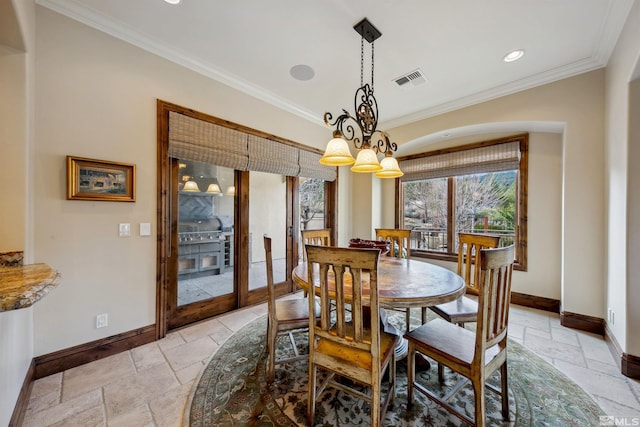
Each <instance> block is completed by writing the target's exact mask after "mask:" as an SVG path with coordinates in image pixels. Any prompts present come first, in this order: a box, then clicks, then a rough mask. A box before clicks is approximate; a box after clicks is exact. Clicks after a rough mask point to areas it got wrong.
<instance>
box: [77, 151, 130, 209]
mask: <svg viewBox="0 0 640 427" xmlns="http://www.w3.org/2000/svg"><path fill="white" fill-rule="evenodd" d="M67 200H96V201H107V202H135V200H136V165H135V164H129V163H117V162H111V161H107V160H95V159H87V158H83V157H72V156H67Z"/></svg>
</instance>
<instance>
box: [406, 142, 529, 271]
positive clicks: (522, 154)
mask: <svg viewBox="0 0 640 427" xmlns="http://www.w3.org/2000/svg"><path fill="white" fill-rule="evenodd" d="M527 152H528V135H518V136H514V137H510V138H503V139H500V140H492V141H483V142H481V143H477V144H471V145H466V146H462V147H456V148H453V149H449V150H439V151H436V152H432V153H424V154H422V155H417V156H411V157H407V158H404V159H400V162H401V163H400V167H401V168H402V170H404V171H405V176H403V177H402V179H401V184H400V186H399V187H398V188H399V192H400V194H399V200H401V203H400V204H399V207H400V215H399V218H400V221H399V222H400V227H402V228H409V229H411V230H412V233H411V253H412V255H414V256H418V257H428V258H438V259H446V260H452V261H454V260H455V259H456V256H457V251H458V238H457V236H458V233H486V234H494V235H499V236H501V239H500V244H501V246H508V245H511V244H515V246H516V268H518V269H520V270H526V263H527V259H526V241H527V238H526V230H527V227H526V217H527V212H526V207H527V200H526V199H527V158H528V156H527Z"/></svg>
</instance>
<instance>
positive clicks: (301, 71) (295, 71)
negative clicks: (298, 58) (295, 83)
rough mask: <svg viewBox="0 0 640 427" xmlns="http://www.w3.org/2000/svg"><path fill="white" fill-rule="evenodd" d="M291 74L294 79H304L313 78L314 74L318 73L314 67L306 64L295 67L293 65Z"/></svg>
mask: <svg viewBox="0 0 640 427" xmlns="http://www.w3.org/2000/svg"><path fill="white" fill-rule="evenodd" d="M289 74H291V77H293V78H294V79H296V80H302V81H305V80H311V79H312V78H313V76H315V75H316V73H315V71H313V68H311V67H309V66H308V65H304V64H300V65H294V66H293V67H291V70H289Z"/></svg>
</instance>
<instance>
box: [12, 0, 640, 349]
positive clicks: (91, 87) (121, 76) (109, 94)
mask: <svg viewBox="0 0 640 427" xmlns="http://www.w3.org/2000/svg"><path fill="white" fill-rule="evenodd" d="M23 3H25V4H27V3H29V4H31V3H32V2H31V1H26V0H25V1H24V2H23ZM637 17H638V5H636V6H635V7H634V9H633V10H632V18H631V19H632V20H634V22H636V21H637ZM37 18H38V21H37V24H38V33H37V36H38V38H37V50H36V53H37V57H38V63H37V68H36V78H37V88H38V92H37V96H36V103H35V104H33V105H32V106H30V105H27V106H26V108H27V113H26V117H27V118H26V120H28V117H29V109H30V108H33V107H34V106H35V108H36V117H35V118H36V120H35V123H36V124H37V125H36V126H34V130H35V132H36V136H35V147H34V148H35V158H34V161H33V162H29V160H28V159H29V149H28V148H27V149H26V150H25V154H24V155H25V159H27V160H26V162H27V172H26V174H25V175H21V173H23V172H20V171H18V176H20V177H24V179H25V180H26V181H27V182H29V181H30V180H31V178H33V179H34V183H33V185H34V188H35V191H28V192H27V196H26V200H25V201H24V203H26V205H27V208H26V209H27V212H26V215H24V217H26V218H27V219H26V226H24V227H26V234H27V236H28V235H29V233H33V234H34V251H33V254H34V255H33V256H34V258H35V261H43V262H48V263H50V264H52V265H53V266H54V267H56V268H58V269H60V271H61V272H62V274H63V281H62V285H61V286H60V287H59V288H58V289H56V291H54V292H53V293H51V294H50V295H49V296H48V297H47V298H45V299H44V300H43V301H42V302H41V303H40V304H39V305H37V306H36V307H35V309H34V312H35V330H36V336H35V342H36V349H35V353H36V355H39V354H43V353H48V352H51V351H55V350H58V349H61V348H66V347H69V346H72V345H76V344H79V343H84V342H87V341H91V340H94V339H98V338H102V337H105V336H110V335H113V334H116V333H119V332H123V331H127V330H131V329H135V328H138V327H141V326H145V325H148V324H151V323H153V322H154V321H155V319H154V305H155V237H154V236H155V233H154V236H152V237H149V238H143V237H139V236H136V235H135V234H136V233H134V235H133V236H132V237H130V238H126V239H125V238H118V237H117V224H118V223H120V222H129V223H131V224H132V229H133V230H134V231H135V230H137V223H139V222H151V223H152V224H153V225H154V226H155V208H156V206H155V179H156V165H155V156H156V152H155V100H156V98H161V99H165V100H167V101H171V102H175V103H178V104H181V105H185V106H188V107H190V108H193V109H196V110H199V111H203V112H205V113H208V114H212V115H215V116H219V117H222V118H225V119H228V120H231V121H235V122H238V123H242V124H245V125H248V126H251V127H254V128H256V129H260V130H263V131H266V132H269V133H273V134H276V135H279V136H282V137H285V138H289V139H293V140H297V141H299V142H302V143H306V144H308V145H312V146H316V147H319V148H322V147H323V146H324V144H325V143H326V140H327V139H328V138H329V135H328V132H327V131H326V129H324V128H322V127H321V126H316V125H315V124H310V123H307V122H305V121H303V120H301V119H300V118H298V117H294V116H293V115H290V114H288V113H284V112H282V111H279V110H277V109H276V108H274V107H271V106H268V105H266V104H264V103H262V102H260V101H258V100H255V99H253V98H251V97H249V96H247V95H244V94H242V93H239V92H237V91H235V90H232V89H230V88H228V87H226V86H224V85H221V84H219V83H216V82H213V81H211V80H209V79H207V78H205V77H202V76H200V75H197V74H195V73H193V72H190V71H188V70H185V69H183V68H181V67H179V66H177V65H175V64H172V63H170V62H168V61H165V60H162V59H160V58H158V57H155V56H153V55H150V54H147V53H144V52H142V51H141V50H139V49H136V48H134V47H132V46H130V45H128V44H126V43H124V42H121V41H118V40H116V39H113V38H111V37H109V36H107V35H104V34H101V33H99V32H97V31H94V30H91V29H88V28H87V27H84V26H83V25H81V24H78V23H76V22H74V21H71V20H69V19H66V18H63V17H61V16H59V15H57V14H55V13H54V12H51V11H49V10H47V9H43V8H37ZM634 28H640V25H635V27H634ZM637 31H638V30H635V29H627V30H626V34H630V35H626V36H625V34H623V38H624V37H627V39H628V40H631V39H633V38H634V37H635V40H639V39H640V37H638V36H637ZM629 43H630V44H631V47H630V48H629V50H628V51H626V50H624V49H621V50H622V51H621V52H620V53H619V56H620V58H626V57H628V56H629V55H631V56H637V52H638V48H637V47H635V50H634V46H635V45H634V43H635V42H629ZM629 52H632V53H631V54H630V53H629ZM612 58H613V59H615V58H616V55H614V57H612ZM635 60H636V58H635V57H634V58H633V60H632V62H634V63H635ZM619 61H620V62H623V63H624V61H623V60H619ZM625 67H626V64H623V65H622V66H621V68H620V69H621V70H622V71H620V73H617V72H616V73H614V74H615V75H614V76H613V77H610V76H609V74H607V90H608V92H607V96H608V103H607V117H608V124H609V127H608V132H607V153H608V157H607V163H606V164H607V169H606V171H607V181H606V183H607V184H606V185H607V193H606V197H605V191H604V190H605V188H604V183H605V179H604V176H605V174H604V171H605V168H604V163H603V160H602V159H603V154H604V136H605V131H604V117H605V111H604V88H605V84H604V72H603V71H602V70H600V71H595V72H592V73H588V74H584V75H581V76H577V77H574V78H571V79H567V80H563V81H560V82H556V83H552V84H549V85H545V86H542V87H539V88H535V89H532V90H528V91H524V92H521V93H518V94H514V95H510V96H506V97H503V98H500V99H496V100H493V101H489V102H485V103H482V104H479V105H476V106H473V107H469V108H465V109H461V110H459V111H455V112H452V113H447V114H443V115H440V116H437V117H433V118H429V119H426V120H422V121H419V122H417V123H414V124H411V125H407V126H402V127H399V128H396V129H392V130H389V129H387V130H389V131H390V132H391V133H392V134H393V137H394V140H395V141H397V142H398V143H399V144H402V143H403V142H407V141H413V140H415V139H417V138H419V137H421V136H424V135H429V134H432V133H434V132H438V131H441V130H445V129H452V128H457V127H461V126H466V125H473V124H480V123H491V122H503V121H506V122H510V121H554V122H562V123H564V125H565V132H564V134H563V135H562V138H561V139H562V141H561V142H562V147H563V152H562V167H561V175H562V178H561V182H562V185H561V188H562V190H561V194H562V202H561V213H560V216H561V220H560V225H557V223H556V225H555V227H556V228H558V229H559V232H558V233H557V240H556V241H555V242H554V243H553V245H555V246H559V247H560V249H559V255H558V256H555V257H553V258H552V257H549V258H548V259H546V260H545V258H544V257H542V258H540V259H539V260H538V261H535V262H534V264H535V265H539V264H543V265H546V264H547V263H548V262H551V263H552V264H553V261H554V260H555V261H556V262H558V261H557V260H558V259H561V260H562V263H561V264H560V265H561V267H557V266H555V264H554V267H553V269H556V270H557V269H558V268H559V269H560V270H561V271H560V272H559V273H557V272H554V273H551V274H549V278H548V279H545V281H546V282H548V284H549V285H548V286H547V285H544V287H543V286H541V285H539V287H536V289H537V290H539V291H540V293H534V292H527V293H534V294H537V295H542V296H548V297H552V298H553V297H557V296H555V295H557V293H558V286H557V285H556V284H554V283H553V282H554V280H556V279H555V278H556V277H558V276H559V281H560V283H561V288H560V289H561V290H562V293H561V298H562V303H563V309H564V310H567V311H570V312H576V313H581V314H587V315H592V316H596V317H605V313H604V312H605V305H604V304H603V302H602V301H603V296H604V295H605V294H606V295H607V296H608V299H609V302H610V303H611V304H614V305H615V306H616V307H618V306H620V307H622V308H621V309H620V310H621V312H622V313H623V316H622V318H623V320H622V321H617V322H616V325H615V328H616V329H615V330H616V336H617V337H618V339H619V340H620V341H621V342H622V344H623V346H625V339H624V336H627V334H626V327H625V326H624V325H625V324H628V323H629V322H628V321H627V320H626V319H625V317H626V314H624V312H625V309H624V307H625V304H627V300H626V292H618V288H616V286H618V285H616V284H619V283H622V285H620V286H619V287H622V288H624V287H625V286H626V277H625V275H624V274H623V275H622V276H621V277H619V276H615V275H614V276H612V271H613V270H615V269H616V268H619V267H623V271H624V270H626V262H624V261H622V262H620V261H619V257H618V255H621V256H622V258H623V259H625V258H627V256H626V253H627V252H626V250H625V248H623V247H622V246H621V244H620V243H619V242H620V239H619V238H621V237H624V236H626V231H627V229H626V227H625V226H623V225H620V224H619V223H618V220H619V219H621V218H620V217H619V216H618V217H613V215H618V212H619V210H620V208H622V209H623V210H625V211H626V203H625V202H620V201H619V199H620V197H619V195H618V194H613V195H612V194H611V191H610V190H611V189H612V188H613V187H615V188H616V189H617V188H620V187H619V184H620V182H618V181H616V180H617V179H618V177H619V176H620V175H619V174H620V173H622V175H621V176H623V177H625V178H622V180H623V181H625V180H626V174H627V169H626V167H625V166H622V165H620V163H624V159H625V158H626V157H625V156H624V155H623V154H622V153H626V148H625V147H626V142H624V141H626V136H623V137H622V139H620V138H619V136H618V135H617V134H615V132H616V131H615V130H612V129H613V128H615V129H617V128H618V126H617V124H618V123H619V120H620V118H622V117H626V116H627V115H626V113H625V112H624V108H625V107H624V102H625V101H626V99H627V98H626V96H625V97H623V98H621V97H620V96H619V94H618V92H617V88H619V87H622V86H624V84H626V82H628V75H629V72H628V67H626V68H625ZM27 68H28V66H27ZM625 69H626V70H627V77H626V78H627V80H626V81H625V80H624V77H620V76H623V75H624V74H625V71H624V70H625ZM26 75H27V76H28V70H27V73H26ZM13 78H17V79H21V78H23V77H21V76H17V75H14V77H13ZM28 80H29V79H28V77H27V81H28ZM621 82H622V83H621ZM0 84H2V83H0ZM292 84H298V83H296V82H294V81H292ZM26 91H27V92H28V91H29V88H28V85H27V90H26ZM611 94H613V95H615V99H616V101H615V102H612V101H611V99H609V98H611V97H610V96H609V95H611ZM28 96H29V95H28V94H27V95H26V97H27V99H28ZM620 110H622V114H620ZM27 129H29V126H27ZM612 132H614V133H613V134H612ZM540 137H541V138H542V139H545V138H546V141H547V142H546V143H541V144H540V146H541V147H542V146H550V145H554V144H556V145H555V146H554V148H557V142H551V141H552V140H553V141H555V140H556V139H558V138H559V137H554V136H548V135H546V136H545V135H540ZM26 139H27V140H28V139H29V137H28V136H26ZM620 141H623V142H620ZM25 144H27V143H25ZM27 147H28V144H27ZM0 149H1V150H5V149H6V147H1V148H0ZM620 150H623V151H620ZM19 151H22V150H19ZM2 153H3V154H4V151H2ZM612 153H616V154H613V156H615V158H612ZM618 153H620V154H618ZM556 154H557V153H554V154H553V155H554V156H555V155H556ZM66 155H78V156H86V157H92V158H99V159H109V160H120V161H127V162H132V163H136V164H137V165H138V200H137V202H136V203H104V202H102V203H100V202H79V201H66V200H65V199H64V188H65V166H64V156H66ZM532 156H533V153H532ZM554 159H555V157H554ZM612 166H613V167H612ZM618 166H620V167H618ZM10 167H12V168H13V170H16V169H18V166H16V164H12V165H10ZM31 167H33V170H32V171H30V168H31ZM532 173H533V171H532ZM554 173H557V172H554ZM542 176H543V177H545V178H547V175H546V174H544V173H543V175H542ZM531 184H532V182H531V181H530V186H531ZM29 185H31V184H27V187H28V188H29ZM362 185H363V184H362V183H359V182H357V180H356V179H355V178H354V177H352V176H350V172H349V171H348V170H346V168H341V170H340V183H339V194H338V200H339V204H338V224H339V230H338V242H339V244H341V245H344V244H345V243H346V241H348V239H349V238H351V237H353V236H354V235H357V234H358V233H360V232H361V231H363V232H366V230H371V229H372V228H375V227H376V226H377V225H378V224H377V222H379V223H380V225H384V226H392V225H393V223H392V219H391V218H393V216H392V215H393V214H392V213H390V211H389V204H388V203H386V202H385V200H390V199H389V191H390V190H389V189H390V186H389V185H388V184H386V183H382V184H380V189H379V191H380V193H379V194H380V195H379V196H377V195H376V194H377V193H376V192H377V191H378V190H377V189H376V188H375V187H374V186H373V184H370V183H368V184H367V183H365V184H364V186H365V187H366V188H365V190H366V191H368V195H364V196H358V195H357V191H358V189H360V188H361V186H362ZM622 185H624V184H622ZM554 188H557V187H554ZM624 188H625V190H624V191H623V192H622V196H623V197H622V198H623V199H626V197H627V194H626V186H625V187H624ZM1 194H2V202H3V203H0V204H4V201H5V200H6V198H5V197H6V196H5V193H4V192H3V193H1ZM350 194H355V196H353V197H350ZM530 197H533V195H530ZM30 199H31V200H36V202H35V206H33V209H31V208H29V206H30V205H29V203H30V201H29V200H30ZM367 203H368V204H369V206H370V207H374V206H375V209H377V212H379V213H377V214H375V215H371V217H367V218H366V221H365V223H364V224H363V225H362V226H360V225H359V217H358V216H357V215H353V214H352V212H353V211H354V210H355V209H356V208H357V209H359V210H360V209H366V208H367ZM374 204H375V205H374ZM605 205H608V206H609V209H608V212H609V215H608V216H607V220H606V224H607V230H609V231H610V232H612V233H613V234H614V237H612V238H609V239H605V233H604V224H605V217H604V206H605ZM530 208H531V207H530ZM530 212H532V211H530ZM611 212H616V213H615V214H611ZM532 214H533V212H532ZM30 215H33V222H34V224H33V227H31V226H30V225H29V223H30V220H29V216H30ZM622 219H625V220H626V216H625V215H623V217H622ZM374 221H375V222H374ZM529 221H530V224H531V223H532V222H536V221H537V219H534V218H532V217H530V218H529ZM538 222H539V220H538ZM623 222H626V221H623ZM545 224H546V220H545ZM530 230H531V227H530ZM585 230H588V232H587V233H585ZM530 233H531V231H530ZM530 236H531V234H530ZM615 236H617V237H615ZM28 240H29V238H28V237H27V238H26V239H25V241H26V242H27V243H26V244H25V245H26V246H28ZM613 241H615V242H616V249H615V250H614V252H612V249H611V246H612V245H611V243H612V242H613ZM605 242H608V247H609V252H608V255H607V258H606V260H607V262H606V269H605V262H603V260H604V259H605V256H604V255H605V252H604V250H603V246H604V244H605ZM532 246H533V243H532V242H531V241H530V246H529V249H530V262H531V261H533V260H535V256H536V255H535V254H536V253H539V254H543V253H544V248H543V249H539V248H538V245H537V244H536V245H535V248H532ZM554 250H555V249H554ZM531 251H533V252H531ZM615 251H617V252H615ZM613 255H615V256H613ZM531 256H533V257H534V258H531ZM545 261H546V263H545ZM531 267H534V265H532V266H531ZM616 271H620V270H619V269H618V270H616ZM614 274H619V273H614ZM527 277H530V278H532V279H531V281H530V283H532V284H533V283H534V282H535V278H536V276H535V275H534V274H531V273H529V274H527ZM605 279H606V282H607V283H608V285H609V287H608V288H606V287H605V285H604V283H605ZM518 280H519V281H520V283H521V284H522V283H524V281H525V279H521V278H519V279H518ZM613 282H615V283H613ZM515 286H516V285H514V288H515ZM518 286H520V285H518ZM528 286H529V285H526V287H527V289H528ZM630 286H631V284H630ZM635 288H637V285H635V287H634V289H635ZM515 289H517V288H515ZM523 291H524V290H523ZM636 306H637V304H636ZM103 312H108V313H109V315H110V316H109V319H110V325H109V327H108V328H105V329H100V330H96V329H94V323H95V315H96V314H99V313H103ZM616 319H617V320H618V319H620V316H619V315H618V316H617V317H616ZM620 325H622V326H620ZM620 328H621V329H620ZM620 333H621V334H622V335H623V336H619V334H620ZM629 335H630V334H629ZM636 335H637V334H636ZM635 339H636V342H637V340H638V339H637V338H635ZM632 341H633V340H632V339H631V340H630V342H632ZM629 351H630V353H632V354H636V355H637V354H640V344H633V346H632V347H630V348H629Z"/></svg>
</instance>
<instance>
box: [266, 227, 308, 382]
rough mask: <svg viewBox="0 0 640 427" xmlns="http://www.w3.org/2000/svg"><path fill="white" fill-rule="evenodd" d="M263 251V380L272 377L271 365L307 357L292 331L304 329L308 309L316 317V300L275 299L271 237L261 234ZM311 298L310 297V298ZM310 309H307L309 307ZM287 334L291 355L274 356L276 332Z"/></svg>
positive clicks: (273, 366)
mask: <svg viewBox="0 0 640 427" xmlns="http://www.w3.org/2000/svg"><path fill="white" fill-rule="evenodd" d="M264 251H265V255H266V258H265V259H266V262H265V263H266V266H267V307H268V319H267V351H268V353H269V357H268V362H267V381H268V382H272V381H273V379H274V378H275V365H276V364H278V363H288V362H293V361H297V360H302V359H305V358H307V357H308V356H307V354H300V353H299V352H298V346H297V344H296V341H295V338H294V337H293V332H294V331H298V330H304V329H307V328H308V327H309V322H310V316H309V313H314V315H313V316H311V319H318V318H319V315H320V307H319V305H318V304H315V306H311V307H309V302H308V301H307V300H306V299H291V300H284V301H276V292H275V286H274V283H273V256H272V253H271V238H270V237H267V236H264ZM312 300H313V299H312ZM309 310H311V311H309ZM282 334H287V335H288V336H289V341H290V342H291V346H292V347H293V353H294V355H293V356H291V357H286V358H281V359H276V341H277V339H278V335H282Z"/></svg>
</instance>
